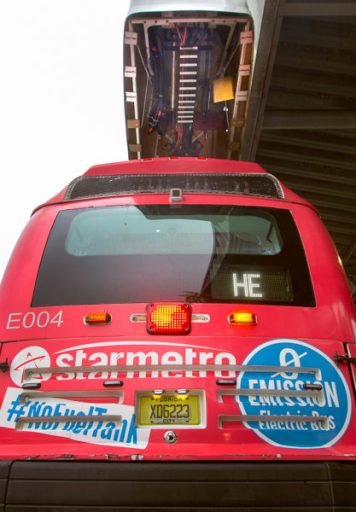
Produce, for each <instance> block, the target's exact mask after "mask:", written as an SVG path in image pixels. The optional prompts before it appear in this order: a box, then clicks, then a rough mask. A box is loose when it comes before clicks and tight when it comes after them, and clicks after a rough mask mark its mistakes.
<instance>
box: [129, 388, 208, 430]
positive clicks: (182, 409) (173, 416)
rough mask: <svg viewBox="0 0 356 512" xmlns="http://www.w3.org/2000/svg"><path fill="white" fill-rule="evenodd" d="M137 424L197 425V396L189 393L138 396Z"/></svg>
mask: <svg viewBox="0 0 356 512" xmlns="http://www.w3.org/2000/svg"><path fill="white" fill-rule="evenodd" d="M138 424H139V425H147V426H159V425H199V424H200V404H199V396H198V395H190V394H189V395H176V394H164V395H154V394H150V395H141V396H138Z"/></svg>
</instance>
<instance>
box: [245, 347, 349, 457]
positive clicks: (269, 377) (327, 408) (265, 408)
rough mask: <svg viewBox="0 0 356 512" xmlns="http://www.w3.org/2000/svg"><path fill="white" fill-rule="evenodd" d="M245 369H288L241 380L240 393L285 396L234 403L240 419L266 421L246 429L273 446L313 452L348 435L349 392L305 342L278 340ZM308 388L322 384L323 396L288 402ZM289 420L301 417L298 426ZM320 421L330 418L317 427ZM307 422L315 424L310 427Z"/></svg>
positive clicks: (335, 371)
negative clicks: (276, 392)
mask: <svg viewBox="0 0 356 512" xmlns="http://www.w3.org/2000/svg"><path fill="white" fill-rule="evenodd" d="M243 364H244V365H270V366H286V370H285V371H284V372H279V373H274V374H273V373H267V372H266V373H260V372H259V373H257V372H256V373H250V372H241V373H240V375H239V377H238V379H237V388H238V389H240V388H241V389H258V390H260V389H262V390H272V391H273V390H284V391H286V396H273V394H269V395H261V396H253V395H250V396H239V397H238V398H237V399H236V400H237V403H238V405H239V407H240V410H241V412H242V414H246V415H260V416H261V417H263V419H260V420H259V421H248V422H245V423H244V424H245V426H246V427H248V428H251V429H252V430H254V432H255V433H256V434H257V435H258V436H259V437H260V438H261V439H263V440H264V441H266V442H267V443H269V444H272V445H275V446H281V447H285V448H301V449H309V448H325V447H328V446H332V445H333V444H335V443H336V442H337V441H338V440H339V439H340V438H341V436H342V435H343V434H344V432H345V431H346V429H347V427H348V424H349V421H350V415H351V400H350V393H349V389H348V386H347V383H346V381H345V379H344V376H343V375H342V373H341V371H340V370H339V369H338V368H337V366H336V365H335V363H334V362H333V361H332V360H331V359H330V358H329V357H328V356H326V355H325V354H324V353H323V352H321V351H320V350H318V349H317V348H315V347H313V346H311V345H309V344H307V343H304V342H301V341H296V340H290V339H277V340H273V341H269V342H267V343H264V344H263V345H260V346H259V347H257V348H256V349H255V350H253V351H252V352H251V353H250V354H249V355H248V356H247V357H246V359H245V360H244V361H243ZM288 367H297V368H299V367H300V368H301V369H302V368H303V367H309V368H318V369H319V371H318V372H317V374H315V375H313V374H306V373H303V372H302V371H301V372H296V373H294V372H288ZM305 384H321V386H322V390H321V391H320V393H318V394H317V395H315V394H314V396H306V397H304V396H303V397H300V396H298V397H295V396H294V397H293V396H288V392H289V391H291V392H293V391H303V390H305ZM291 394H292V393H291ZM276 416H278V417H279V418H278V419H275V418H274V417H276ZM280 416H283V418H282V420H281V418H280ZM289 416H292V417H295V416H300V420H299V419H298V420H296V419H295V418H291V420H288V417H289ZM319 416H320V417H327V421H320V422H319V421H317V418H318V417H319ZM284 417H285V419H284ZM308 417H312V418H316V421H315V422H308V421H307V418H308Z"/></svg>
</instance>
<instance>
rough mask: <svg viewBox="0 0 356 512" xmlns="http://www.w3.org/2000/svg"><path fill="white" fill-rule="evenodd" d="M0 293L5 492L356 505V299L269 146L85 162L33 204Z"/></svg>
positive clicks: (210, 504) (71, 500) (35, 500)
mask: <svg viewBox="0 0 356 512" xmlns="http://www.w3.org/2000/svg"><path fill="white" fill-rule="evenodd" d="M0 311H1V323H0V341H1V345H0V346H1V354H0V369H1V372H0V379H1V388H0V389H1V397H0V404H1V409H0V470H1V472H2V473H1V482H2V483H1V488H0V489H1V494H0V499H1V504H2V507H3V509H4V510H5V509H6V510H25V509H26V510H31V511H35V510H36V511H37V510H38V511H39V510H46V511H49V510H51V511H54V510H56V511H57V510H72V511H74V510H76V511H77V510H79V509H80V510H95V511H96V512H98V511H102V510H135V511H143V510H168V509H172V510H195V509H196V510H199V511H203V510H204V511H205V510H237V509H239V510H259V509H263V510H268V511H270V510H276V509H281V510H285V509H286V508H287V507H289V509H290V510H301V508H302V507H303V508H306V509H310V510H331V507H332V506H334V507H335V509H338V510H346V508H342V507H351V508H352V507H355V506H356V503H355V499H356V498H355V496H356V492H355V483H354V482H355V476H356V464H355V460H356V425H355V421H354V415H355V389H354V379H355V361H356V348H355V347H356V345H355V342H356V329H355V309H354V304H353V302H352V299H351V295H350V292H349V289H348V285H347V281H346V278H345V275H344V271H343V268H342V265H341V262H340V259H339V257H338V255H337V252H336V250H335V248H334V245H333V243H332V241H331V239H330V236H329V235H328V233H327V231H326V229H325V228H324V226H323V224H322V223H321V221H320V219H319V216H318V213H317V212H316V210H315V209H314V208H313V207H312V206H311V205H310V204H308V203H307V202H306V201H305V200H303V199H302V198H300V197H299V196H297V195H296V194H294V193H293V192H291V191H290V190H288V189H287V188H286V187H285V186H283V184H281V183H280V182H279V181H278V180H277V179H276V178H275V177H273V176H272V175H270V174H268V173H266V172H265V171H263V169H261V168H260V167H259V166H258V165H257V164H253V163H243V162H238V161H231V160H229V161H227V160H226V161H223V160H218V159H205V158H201V157H200V158H198V157H197V158H195V157H189V158H179V157H172V158H159V159H146V160H140V161H130V162H123V163H116V164H107V165H101V166H95V167H92V168H91V169H89V171H88V172H86V173H85V174H84V175H83V176H80V177H79V178H77V179H75V180H74V181H73V182H72V183H70V184H69V186H67V187H66V188H65V189H64V190H63V191H62V192H61V193H59V194H58V195H56V196H55V197H54V198H52V199H51V200H49V201H48V202H47V203H46V204H43V205H41V206H39V207H38V208H37V209H36V210H35V211H34V213H33V215H32V217H31V220H30V222H29V224H28V225H27V227H26V228H25V230H24V232H23V234H22V235H21V237H20V239H19V241H18V244H17V246H16V248H15V250H14V252H13V255H12V257H11V259H10V262H9V264H8V267H7V270H6V272H5V275H4V278H3V281H2V284H1V291H0ZM6 507H7V508H6ZM308 507H309V508H308Z"/></svg>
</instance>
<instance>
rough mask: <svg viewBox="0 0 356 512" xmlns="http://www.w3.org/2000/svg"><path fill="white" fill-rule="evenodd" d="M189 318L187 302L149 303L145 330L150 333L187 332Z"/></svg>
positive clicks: (190, 312) (189, 311)
mask: <svg viewBox="0 0 356 512" xmlns="http://www.w3.org/2000/svg"><path fill="white" fill-rule="evenodd" d="M191 318H192V310H191V306H190V305H189V304H149V305H148V306H147V331H148V332H149V333H150V334H188V333H189V332H190V329H191Z"/></svg>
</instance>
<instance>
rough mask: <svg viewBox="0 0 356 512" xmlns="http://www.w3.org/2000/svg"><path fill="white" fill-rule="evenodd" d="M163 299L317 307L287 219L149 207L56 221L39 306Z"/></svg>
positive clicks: (273, 214)
mask: <svg viewBox="0 0 356 512" xmlns="http://www.w3.org/2000/svg"><path fill="white" fill-rule="evenodd" d="M159 301H160V302H162V301H179V302H181V301H184V302H237V303H238V302H242V303H246V302H252V303H261V304H263V303H266V304H287V305H303V306H313V305H314V297H313V292H312V287H311V281H310V276H309V272H308V267H307V263H306V259H305V255H304V251H303V248H302V245H301V241H300V238H299V235H298V232H297V229H296V226H295V224H294V221H293V219H292V217H291V215H290V213H289V212H288V211H286V210H277V209H268V208H252V207H237V206H206V205H201V206H198V205H194V206H190V205H189V206H188V205H147V206H111V207H105V208H85V209H74V210H65V211H62V212H60V213H59V214H58V216H57V219H56V222H55V224H54V227H53V229H52V231H51V233H50V236H49V239H48V243H47V245H46V249H45V252H44V255H43V258H42V261H41V265H40V269H39V272H38V276H37V281H36V286H35V290H34V295H33V301H32V306H52V305H53V306H55V305H79V304H113V303H137V302H159Z"/></svg>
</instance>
